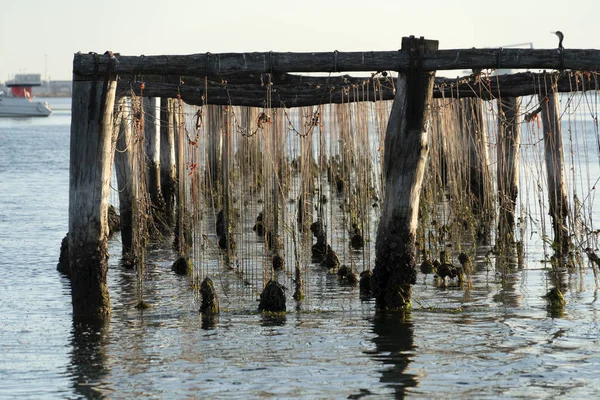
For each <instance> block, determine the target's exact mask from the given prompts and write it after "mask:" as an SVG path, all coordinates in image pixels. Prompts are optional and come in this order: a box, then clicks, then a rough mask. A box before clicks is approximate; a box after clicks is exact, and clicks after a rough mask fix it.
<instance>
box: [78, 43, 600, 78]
mask: <svg viewBox="0 0 600 400" xmlns="http://www.w3.org/2000/svg"><path fill="white" fill-rule="evenodd" d="M411 50H412V49H411ZM411 50H398V51H366V52H338V51H334V52H319V53H289V52H285V53H284V52H262V53H218V54H211V53H202V54H190V55H155V56H124V55H120V54H117V55H116V57H117V60H118V63H117V65H116V66H115V68H114V71H115V72H116V73H118V74H132V75H146V74H152V75H173V76H195V77H205V76H206V77H209V78H210V77H215V76H222V75H227V74H261V73H275V74H278V73H284V72H321V73H329V72H331V73H335V72H359V71H363V72H364V71H368V72H375V71H407V70H410V69H414V68H419V69H422V70H424V71H438V70H465V69H490V68H493V69H528V68H538V69H557V70H564V69H575V70H589V71H598V70H600V50H595V49H587V50H586V49H564V50H562V51H561V50H559V49H539V50H538V49H502V48H497V49H458V50H436V51H424V52H422V53H418V52H416V51H411ZM107 65H108V57H102V56H98V55H97V54H94V53H90V54H83V53H76V54H75V57H74V60H73V73H74V79H76V80H89V79H91V78H93V77H94V76H98V74H102V73H103V71H104V70H105V69H106V66H107Z"/></svg>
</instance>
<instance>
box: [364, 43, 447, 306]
mask: <svg viewBox="0 0 600 400" xmlns="http://www.w3.org/2000/svg"><path fill="white" fill-rule="evenodd" d="M437 48H438V42H437V41H435V40H425V39H423V38H421V39H416V38H415V37H413V36H411V37H404V38H402V50H403V51H407V52H409V54H410V56H411V63H410V64H411V68H409V70H407V71H402V72H400V73H399V75H398V80H397V88H396V90H397V91H396V96H395V98H394V102H393V105H392V110H391V113H390V119H389V122H388V126H387V131H386V136H385V153H384V171H383V172H384V179H385V180H384V182H385V198H384V204H383V207H382V213H381V218H380V220H379V228H378V231H377V244H376V248H375V251H376V259H375V268H374V270H373V294H374V296H375V299H376V303H377V307H378V308H379V309H403V308H405V307H407V306H409V305H410V299H411V292H412V289H411V285H412V284H413V283H415V280H416V269H415V267H416V265H415V237H416V231H417V216H418V211H419V200H420V194H421V186H422V183H423V174H424V172H425V164H426V162H427V155H428V152H429V147H428V143H427V136H428V126H427V125H428V124H427V119H428V113H429V105H430V103H431V98H432V93H433V81H434V75H435V72H426V71H423V70H422V69H421V68H420V63H421V61H420V58H421V56H422V55H423V54H424V53H425V52H427V51H430V50H437Z"/></svg>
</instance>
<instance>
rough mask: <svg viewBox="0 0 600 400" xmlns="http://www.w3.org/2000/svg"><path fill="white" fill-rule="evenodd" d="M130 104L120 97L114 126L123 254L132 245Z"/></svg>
mask: <svg viewBox="0 0 600 400" xmlns="http://www.w3.org/2000/svg"><path fill="white" fill-rule="evenodd" d="M130 109H131V106H130V105H129V102H128V100H127V99H126V98H124V97H123V98H121V99H120V100H119V104H118V106H117V111H118V114H117V117H116V124H115V126H116V127H117V129H118V130H119V133H118V136H117V146H116V148H115V170H116V174H117V185H118V187H119V214H121V241H122V242H123V243H122V244H123V254H130V253H131V245H132V214H131V210H132V208H131V207H132V199H133V197H132V196H133V192H132V180H133V175H132V168H131V166H132V159H131V147H130V146H133V144H132V140H131V113H130V112H129V110H130Z"/></svg>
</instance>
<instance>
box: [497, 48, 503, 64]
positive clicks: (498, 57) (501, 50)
mask: <svg viewBox="0 0 600 400" xmlns="http://www.w3.org/2000/svg"><path fill="white" fill-rule="evenodd" d="M503 51H504V49H503V48H502V47H500V48H499V49H498V52H497V53H496V70H499V69H500V64H501V63H502V54H503Z"/></svg>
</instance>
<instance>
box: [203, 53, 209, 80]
mask: <svg viewBox="0 0 600 400" xmlns="http://www.w3.org/2000/svg"><path fill="white" fill-rule="evenodd" d="M210 56H211V54H210V51H207V52H206V73H205V74H204V76H206V77H210Z"/></svg>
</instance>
